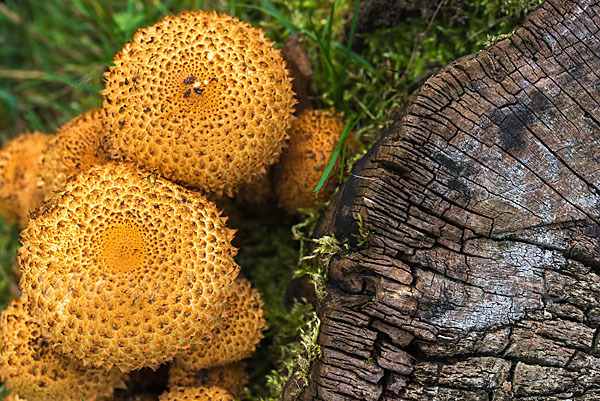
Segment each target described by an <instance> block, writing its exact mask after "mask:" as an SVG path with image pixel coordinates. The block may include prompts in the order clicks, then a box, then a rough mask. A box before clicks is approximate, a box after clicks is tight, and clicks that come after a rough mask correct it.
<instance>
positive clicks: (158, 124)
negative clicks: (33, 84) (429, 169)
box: [0, 11, 344, 401]
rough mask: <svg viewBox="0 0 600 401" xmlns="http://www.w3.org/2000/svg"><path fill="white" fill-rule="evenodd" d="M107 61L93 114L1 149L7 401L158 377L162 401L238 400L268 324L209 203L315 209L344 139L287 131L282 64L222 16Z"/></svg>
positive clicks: (165, 28)
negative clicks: (9, 227)
mask: <svg viewBox="0 0 600 401" xmlns="http://www.w3.org/2000/svg"><path fill="white" fill-rule="evenodd" d="M113 64H114V65H113V66H111V67H109V69H108V72H106V73H105V79H106V82H105V89H104V90H103V91H102V95H103V97H104V103H103V105H102V107H101V108H99V109H95V110H91V111H89V112H87V113H85V114H83V115H81V116H79V117H76V118H75V119H74V120H72V121H70V122H69V123H67V124H65V125H63V126H61V127H59V128H58V130H57V133H56V134H54V135H44V134H41V133H38V132H36V133H28V134H23V135H21V136H19V137H17V138H16V139H14V140H12V141H11V142H9V143H8V144H6V145H5V146H4V147H3V149H2V150H0V214H1V215H2V216H3V217H4V218H5V219H6V220H7V221H10V222H12V223H14V224H16V225H18V226H19V227H22V228H24V229H23V231H22V232H21V243H22V247H21V248H20V249H19V252H18V264H19V269H20V275H21V279H20V283H19V288H20V290H21V292H22V295H21V297H20V298H18V299H16V300H15V301H13V302H12V303H11V304H10V305H9V307H7V308H6V309H5V310H4V311H3V312H2V315H1V325H0V341H1V342H0V379H1V380H2V381H3V382H4V383H5V386H6V388H7V389H9V390H13V393H12V395H11V397H13V398H14V399H20V398H19V397H21V398H24V399H27V400H29V401H34V400H70V399H85V400H86V401H88V400H91V401H94V400H109V399H113V397H117V396H115V395H114V390H115V389H118V388H125V387H126V385H125V383H126V381H127V380H128V379H129V378H128V374H129V373H131V372H135V371H138V370H140V369H143V368H151V369H156V368H158V367H159V366H161V365H165V364H169V366H170V367H169V377H168V385H169V390H168V392H166V393H164V394H162V395H161V396H160V399H161V400H188V399H189V400H208V399H213V400H229V399H233V397H235V396H237V395H239V394H241V392H242V390H243V387H244V386H245V384H246V383H247V381H248V374H247V373H246V371H245V364H244V363H243V362H240V361H242V360H243V359H245V358H248V357H250V356H251V355H252V354H253V353H254V351H255V349H256V347H257V346H258V344H259V342H260V341H261V339H262V338H263V332H264V330H266V328H267V326H266V320H265V316H264V313H263V303H262V301H261V294H260V293H259V292H258V291H257V290H256V289H253V288H252V285H251V283H250V281H249V280H247V279H245V278H242V277H238V274H239V272H240V267H239V266H238V265H237V263H236V261H235V260H234V257H235V255H236V253H237V249H236V248H234V247H233V246H232V245H231V241H232V240H233V238H234V235H235V230H232V229H230V228H228V227H227V225H226V223H227V217H224V216H223V215H222V212H220V211H219V209H218V207H217V206H216V204H215V203H214V202H213V201H211V200H209V199H213V200H217V201H219V200H222V199H223V194H227V195H228V196H233V195H234V194H236V193H237V192H240V191H241V192H242V194H241V196H240V197H241V198H243V197H244V196H243V195H244V193H245V192H252V193H253V194H257V193H260V192H264V193H265V194H266V195H265V196H269V195H271V193H273V192H274V193H276V194H277V195H278V198H279V202H280V204H281V205H282V207H284V208H285V209H286V210H288V211H289V212H290V213H296V212H297V208H299V207H312V206H314V205H315V204H316V202H317V201H322V200H325V199H326V197H327V196H329V195H330V194H331V192H330V191H329V192H326V191H322V192H321V194H320V197H319V198H315V197H314V196H312V195H310V194H308V191H310V190H311V189H312V188H313V187H314V185H316V183H317V182H318V177H320V174H321V172H322V171H323V170H324V168H325V162H326V159H327V157H328V152H330V151H331V150H332V149H333V147H335V143H336V142H337V140H338V138H339V136H340V134H341V132H342V129H343V125H344V124H343V122H342V120H340V119H338V118H335V116H334V114H335V112H334V111H329V112H316V111H308V112H304V113H303V114H301V115H300V116H299V117H295V116H294V114H293V113H294V105H295V103H296V100H295V98H294V93H293V91H292V85H291V77H290V75H289V72H288V71H287V69H286V66H285V62H284V60H283V58H282V56H281V54H280V52H279V51H278V50H276V49H275V48H274V47H273V43H271V42H270V41H269V40H268V39H266V38H265V37H264V33H263V31H262V30H260V29H258V28H254V27H252V26H250V25H249V24H247V23H244V22H241V21H239V20H237V19H233V18H231V17H229V16H227V15H218V14H216V13H208V12H203V11H196V12H184V13H181V14H180V15H178V16H168V17H165V18H163V19H162V20H161V21H159V22H157V23H156V24H155V25H153V26H150V27H147V28H143V29H140V30H138V32H137V33H136V34H135V35H134V38H133V40H131V41H130V42H128V43H126V44H125V45H124V46H123V48H122V50H121V51H120V52H119V53H117V55H116V56H115V58H114V62H113ZM290 137H291V139H290ZM288 144H289V146H288ZM286 146H288V148H287V149H286V150H285V152H284V148H285V147H286ZM311 147H312V149H313V150H311ZM282 152H283V154H282ZM276 163H279V164H278V165H277V166H275V167H274V169H275V174H274V177H275V178H274V179H273V177H272V175H271V174H267V170H268V169H270V167H272V166H274V165H275V164H276ZM298 172H300V173H301V174H297V173H298ZM315 177H316V178H315ZM257 183H258V184H257ZM265 183H267V184H265ZM253 185H260V186H262V187H263V189H264V187H267V186H268V188H269V190H267V191H264V190H263V191H254V190H252V189H250V188H251V187H252V186H253ZM273 186H274V188H276V189H275V191H272V190H271V188H272V187H273ZM290 199H294V200H295V201H296V203H294V202H293V201H291V200H290ZM67 390H68V391H67ZM114 399H117V398H114Z"/></svg>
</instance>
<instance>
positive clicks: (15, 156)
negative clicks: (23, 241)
mask: <svg viewBox="0 0 600 401" xmlns="http://www.w3.org/2000/svg"><path fill="white" fill-rule="evenodd" d="M50 138H51V136H50V135H45V134H42V133H40V132H37V131H36V132H33V133H25V134H21V135H19V136H17V137H16V138H14V139H12V140H11V141H9V142H7V143H6V144H5V145H4V146H3V147H2V149H0V215H2V216H3V217H4V218H5V219H6V221H8V222H10V223H12V224H16V225H17V226H19V227H24V226H25V224H26V223H27V220H28V219H29V213H30V212H31V211H33V210H34V209H35V208H36V207H38V205H39V204H40V202H41V201H42V198H43V194H42V191H41V190H39V189H38V186H37V181H38V173H39V159H40V157H41V155H42V153H43V151H44V149H45V148H46V145H47V144H48V141H49V140H50Z"/></svg>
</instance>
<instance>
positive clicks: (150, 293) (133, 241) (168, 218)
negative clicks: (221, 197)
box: [19, 163, 239, 372]
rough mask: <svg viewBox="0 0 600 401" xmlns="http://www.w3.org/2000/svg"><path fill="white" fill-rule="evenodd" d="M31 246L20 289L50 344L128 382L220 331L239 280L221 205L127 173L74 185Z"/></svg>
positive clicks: (28, 232) (36, 230) (43, 215)
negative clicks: (216, 327)
mask: <svg viewBox="0 0 600 401" xmlns="http://www.w3.org/2000/svg"><path fill="white" fill-rule="evenodd" d="M21 237H22V244H23V246H22V247H21V249H20V250H19V264H20V266H21V270H22V277H21V281H20V287H21V290H22V291H23V293H24V294H27V295H28V296H29V298H30V300H31V310H32V313H33V314H34V315H35V317H36V318H37V319H39V321H40V324H41V326H42V330H43V332H44V335H45V336H47V337H48V338H49V340H50V341H52V342H53V343H54V344H55V346H56V347H57V349H59V350H60V351H61V352H63V353H67V354H72V355H73V356H74V357H76V358H78V359H81V360H82V361H83V363H84V364H86V365H93V366H97V367H99V366H103V367H104V368H106V369H109V368H111V367H112V366H117V367H118V368H119V369H121V371H123V372H129V371H131V370H136V369H140V368H143V367H151V368H156V367H157V366H158V365H160V364H161V363H163V362H167V361H169V360H170V359H172V358H173V357H174V356H175V355H176V354H179V353H180V352H182V351H184V350H186V349H189V347H190V346H191V344H192V341H193V339H195V338H196V339H197V338H199V337H202V336H205V335H208V334H210V333H212V331H213V328H214V325H215V324H216V322H217V320H218V319H220V316H221V315H222V314H223V310H224V307H225V301H226V296H227V295H228V292H227V291H228V287H229V286H230V284H231V283H232V281H233V280H234V279H235V277H236V276H237V274H238V271H239V266H237V264H236V263H235V262H234V261H233V256H234V255H235V253H236V252H237V250H236V249H235V248H233V247H232V246H231V243H230V241H231V239H232V237H233V231H232V230H229V229H228V228H227V227H226V226H225V219H223V218H221V217H220V214H219V212H218V211H217V209H216V208H215V206H214V204H212V203H211V202H208V201H207V200H205V199H204V198H203V197H201V196H200V195H198V193H194V192H191V191H188V190H186V189H185V188H183V187H180V186H179V185H176V184H173V183H172V182H169V181H167V180H165V179H163V178H161V177H158V176H156V175H154V174H152V173H147V172H142V171H140V170H138V169H136V168H134V167H133V166H131V165H128V164H119V163H107V164H104V165H101V166H96V167H93V168H92V169H90V170H88V171H87V172H86V173H83V174H80V175H77V176H75V177H74V178H73V179H71V180H69V181H68V182H67V184H66V186H65V187H64V189H63V190H62V191H60V192H58V193H57V195H56V196H55V197H54V198H52V199H50V200H49V201H48V202H46V203H44V204H42V206H41V207H40V208H39V209H38V210H37V212H36V214H35V217H34V218H32V219H31V220H30V221H29V223H28V225H27V227H26V228H25V230H23V231H22V233H21Z"/></svg>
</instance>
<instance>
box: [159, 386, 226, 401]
mask: <svg viewBox="0 0 600 401" xmlns="http://www.w3.org/2000/svg"><path fill="white" fill-rule="evenodd" d="M158 401H234V398H233V395H231V393H230V392H229V391H227V390H225V389H223V388H221V387H216V386H202V387H175V388H173V389H170V390H169V391H167V392H164V393H162V394H161V395H160V397H158Z"/></svg>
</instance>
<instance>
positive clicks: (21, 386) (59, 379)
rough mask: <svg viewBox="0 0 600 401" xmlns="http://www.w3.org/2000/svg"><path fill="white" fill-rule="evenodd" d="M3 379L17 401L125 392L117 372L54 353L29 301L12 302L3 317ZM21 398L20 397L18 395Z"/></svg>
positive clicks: (0, 324)
mask: <svg viewBox="0 0 600 401" xmlns="http://www.w3.org/2000/svg"><path fill="white" fill-rule="evenodd" d="M0 344H2V347H1V348H0V379H2V381H4V382H5V385H6V388H7V389H10V390H13V393H11V394H12V395H11V396H9V397H14V398H13V399H14V400H19V399H26V400H29V401H46V400H48V401H62V400H64V401H68V400H81V399H85V400H86V401H87V400H90V401H94V400H96V399H105V398H106V397H110V396H112V394H113V391H114V389H115V388H125V381H124V377H123V375H122V374H121V372H119V371H118V370H117V369H112V370H110V371H106V370H105V369H95V368H85V367H84V366H83V364H82V363H81V362H80V361H77V360H75V359H70V358H67V357H66V356H64V355H62V354H59V353H58V352H57V351H56V350H54V349H53V348H52V346H51V344H50V343H49V342H48V341H47V340H46V339H44V338H43V337H42V336H41V330H40V326H39V325H38V324H37V322H36V321H35V320H34V319H33V318H32V317H31V315H30V314H29V310H28V305H27V298H26V297H21V298H19V299H18V300H15V301H12V302H11V303H10V304H9V306H7V307H6V309H4V311H2V315H1V316H0ZM17 394H18V395H17Z"/></svg>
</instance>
